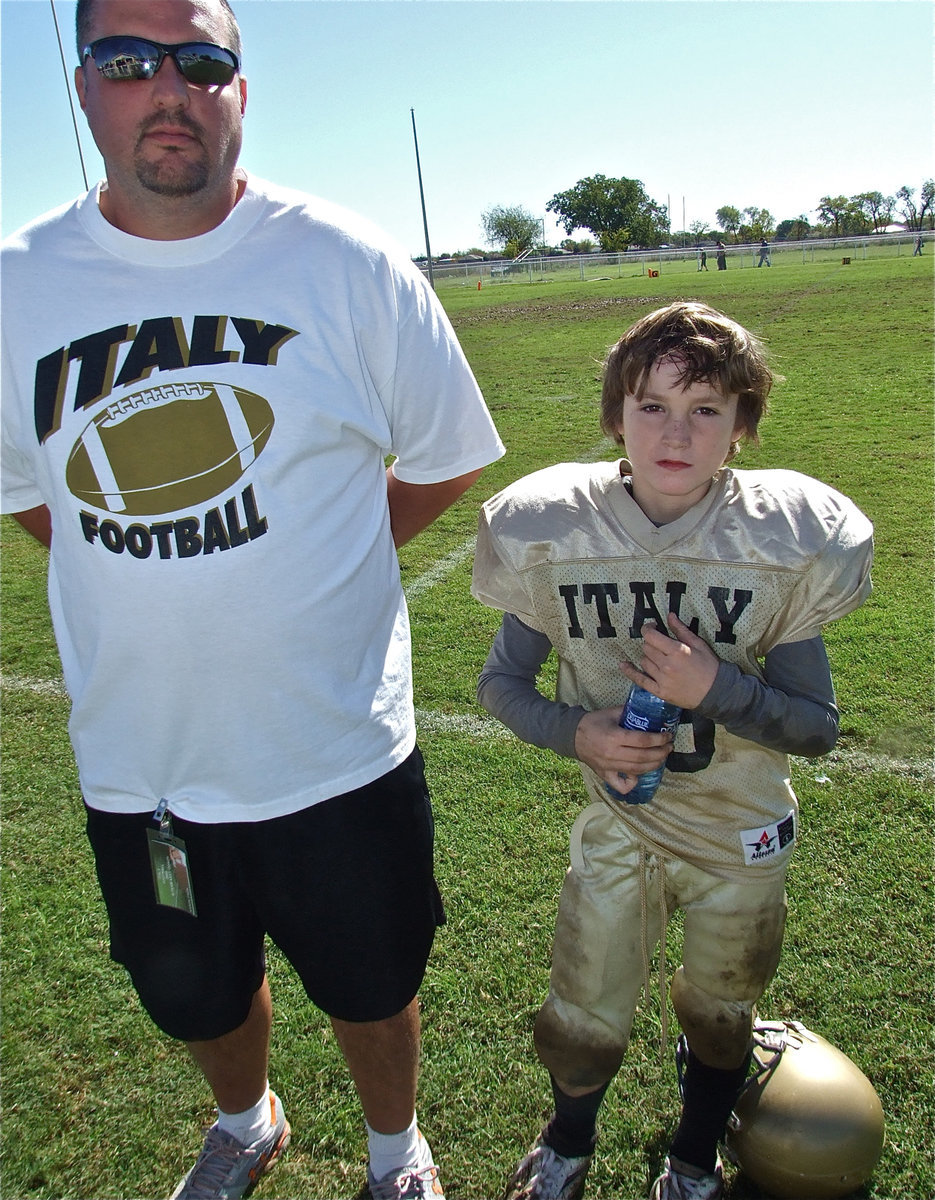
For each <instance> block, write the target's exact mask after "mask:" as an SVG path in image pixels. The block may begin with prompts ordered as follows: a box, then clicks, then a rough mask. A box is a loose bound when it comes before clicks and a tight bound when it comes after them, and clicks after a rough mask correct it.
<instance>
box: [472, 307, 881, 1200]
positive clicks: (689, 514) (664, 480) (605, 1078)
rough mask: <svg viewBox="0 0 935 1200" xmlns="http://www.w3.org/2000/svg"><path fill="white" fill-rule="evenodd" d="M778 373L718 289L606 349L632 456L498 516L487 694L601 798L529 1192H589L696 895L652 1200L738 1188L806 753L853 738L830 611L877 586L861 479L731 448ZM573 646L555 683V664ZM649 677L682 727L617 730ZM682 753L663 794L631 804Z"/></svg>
mask: <svg viewBox="0 0 935 1200" xmlns="http://www.w3.org/2000/svg"><path fill="white" fill-rule="evenodd" d="M771 383H772V375H771V372H770V370H769V367H768V365H767V363H766V360H765V357H764V352H763V348H762V346H761V344H760V343H759V342H758V340H757V339H756V338H754V337H753V336H752V335H751V334H750V333H748V332H747V330H745V329H743V328H742V327H741V326H740V325H738V324H737V323H736V322H734V321H732V320H730V319H729V318H728V317H725V316H724V315H723V314H721V313H719V312H716V311H715V310H714V309H712V308H709V307H708V306H707V305H704V304H699V303H697V302H684V303H681V302H680V303H674V304H671V305H668V306H667V307H666V308H662V309H659V310H657V311H656V312H653V313H650V314H649V315H648V316H646V317H643V318H642V319H641V320H640V321H638V322H637V323H636V324H635V325H634V326H633V327H632V328H631V329H630V330H628V331H627V333H625V334H624V335H623V337H622V338H621V339H620V340H619V341H618V343H617V344H616V346H614V348H613V349H612V350H611V352H610V354H609V356H608V358H607V361H606V364H605V367H604V383H603V393H602V398H601V428H602V429H603V431H604V432H605V433H606V434H607V435H608V436H610V437H613V438H614V439H615V440H616V441H617V442H619V443H621V444H625V447H626V455H627V457H626V458H624V459H621V460H618V461H617V462H602V463H594V464H587V463H561V464H559V465H557V466H552V467H546V468H545V469H544V470H541V471H537V472H535V473H534V474H532V475H529V476H527V477H526V478H525V479H521V480H519V481H518V482H517V483H514V484H512V485H510V486H509V487H507V488H506V489H505V490H504V491H502V492H500V493H499V494H498V495H496V496H494V497H493V498H492V499H491V500H489V501H488V502H487V503H486V504H485V505H484V508H483V511H482V513H481V518H480V527H479V531H478V540H477V554H476V557H475V561H474V580H473V587H472V590H473V593H474V595H475V596H476V598H477V599H478V600H480V601H481V602H482V603H483V604H487V605H489V606H490V607H492V608H496V609H500V610H502V612H503V622H502V625H501V627H500V631H499V632H498V634H497V637H496V640H495V642H494V645H493V648H492V650H491V652H490V654H489V655H488V657H487V661H486V663H485V664H484V668H483V671H482V673H481V676H480V681H479V684H478V699H479V700H480V703H481V704H482V705H483V706H484V708H486V709H487V711H488V712H490V713H491V714H493V715H494V716H495V717H498V718H499V719H500V720H501V721H502V722H503V723H504V724H505V725H507V726H508V727H509V728H510V729H511V730H512V731H513V733H515V734H516V735H517V736H518V737H520V738H521V739H522V740H523V741H525V742H528V743H531V744H532V745H535V746H541V747H545V748H547V749H551V750H553V751H554V752H555V753H556V754H559V755H562V756H563V757H566V758H571V759H577V760H578V761H579V763H580V765H581V770H582V773H583V775H584V783H585V787H586V791H587V796H588V800H589V801H590V804H589V806H588V807H586V808H585V809H584V810H583V811H582V812H581V813H580V815H579V816H578V819H577V820H576V822H575V824H574V828H573V829H572V832H571V865H570V867H569V869H568V871H567V873H566V875H565V883H564V886H563V888H562V893H561V898H560V900H559V908H558V917H557V920H556V927H555V937H554V940H553V944H552V971H551V978H550V988H549V994H548V997H547V999H546V1001H545V1003H544V1004H543V1006H542V1008H541V1009H540V1011H539V1014H538V1016H537V1018H536V1023H535V1031H534V1039H535V1046H536V1051H537V1053H538V1055H539V1058H540V1060H541V1062H542V1063H543V1065H544V1066H545V1067H546V1069H547V1070H548V1071H549V1074H550V1077H551V1088H552V1096H553V1100H554V1105H555V1107H554V1112H553V1115H552V1117H551V1118H550V1120H549V1121H548V1123H547V1124H546V1126H545V1128H544V1129H543V1130H542V1132H541V1134H540V1135H539V1137H538V1139H537V1141H536V1142H535V1144H534V1145H533V1147H532V1149H531V1150H530V1151H529V1153H528V1154H527V1155H526V1156H525V1157H524V1158H523V1159H522V1160H521V1162H520V1163H519V1166H518V1167H517V1169H516V1172H515V1174H514V1176H513V1178H512V1179H511V1181H510V1183H509V1185H508V1187H507V1190H506V1197H508V1198H509V1200H572V1198H576V1197H578V1196H580V1195H581V1193H582V1191H583V1188H584V1181H585V1175H586V1173H587V1171H588V1167H589V1164H590V1162H591V1159H592V1156H593V1154H594V1150H595V1145H596V1141H597V1115H598V1111H599V1109H600V1105H601V1101H602V1099H603V1097H604V1094H605V1092H606V1091H607V1088H608V1086H609V1085H610V1082H611V1080H612V1079H613V1077H614V1076H615V1075H616V1073H617V1071H618V1069H619V1067H620V1065H621V1063H622V1061H623V1056H624V1052H625V1050H626V1048H627V1043H628V1041H629V1039H630V1031H631V1023H632V1020H633V1015H634V1011H635V1009H636V1005H637V1002H638V1000H639V996H640V992H641V990H642V989H643V988H644V987H645V988H646V989H647V990H648V988H649V986H650V985H649V981H648V979H647V975H648V967H647V964H648V962H649V960H650V956H651V955H652V952H653V947H654V946H656V945H657V943H659V941H660V938H662V937H664V930H665V927H666V924H667V922H668V920H669V918H670V916H671V915H672V913H673V911H674V910H675V909H677V908H680V909H681V910H682V912H683V914H684V934H683V951H682V966H680V967H679V969H678V970H677V971H676V972H675V974H674V977H673V979H672V985H671V999H672V1004H673V1006H674V1008H675V1013H676V1016H677V1017H678V1020H679V1023H680V1024H681V1027H682V1030H683V1031H684V1033H685V1035H686V1038H687V1042H688V1060H687V1063H688V1065H687V1070H686V1073H685V1076H684V1098H683V1107H682V1114H681V1120H680V1122H679V1125H678V1128H677V1130H676V1132H675V1136H674V1139H673V1141H672V1143H671V1145H670V1147H669V1151H668V1155H667V1157H666V1159H665V1163H664V1165H663V1168H662V1173H661V1174H660V1176H659V1177H658V1178H657V1180H656V1181H655V1183H654V1184H653V1187H652V1192H651V1197H652V1200H717V1198H718V1197H720V1196H721V1195H722V1167H721V1163H720V1161H719V1159H718V1143H719V1142H720V1140H721V1139H722V1138H723V1136H724V1132H725V1126H726V1123H727V1120H728V1117H729V1115H730V1113H731V1111H732V1109H733V1107H734V1104H735V1103H736V1100H737V1096H738V1094H739V1092H740V1089H741V1088H742V1087H743V1085H744V1082H745V1080H746V1078H747V1071H748V1066H749V1063H750V1051H751V1048H752V1031H753V1017H754V1005H755V1004H756V1003H757V1001H758V1000H759V999H760V997H761V996H762V994H763V992H764V991H765V989H766V987H767V985H768V984H769V982H770V980H771V978H772V977H773V973H774V972H775V970H776V967H777V964H778V962H779V956H780V950H781V946H782V939H783V928H784V923H785V916H786V897H785V876H786V870H787V868H788V865H789V860H790V858H791V856H792V851H793V847H794V845H795V841H796V837H797V833H798V820H799V818H798V810H797V804H796V798H795V796H794V794H793V792H792V788H791V787H790V784H789V761H788V757H787V756H788V755H790V754H796V755H803V756H806V757H817V756H819V755H822V754H827V753H828V751H829V750H830V749H831V748H832V747H833V746H834V743H835V740H836V738H837V733H838V710H837V708H836V707H835V699H834V688H833V685H832V680H831V673H830V669H829V666H828V659H827V655H826V653H825V647H824V643H823V641H822V636H821V631H822V627H823V626H824V625H825V624H826V623H827V622H829V621H833V620H836V619H837V618H839V617H843V616H844V615H845V614H846V613H849V612H851V611H852V610H853V609H855V608H857V606H858V605H859V604H861V603H862V602H863V601H864V600H865V599H866V597H867V596H868V595H869V592H870V574H869V572H870V561H871V555H872V527H871V525H870V522H869V521H868V520H867V518H866V517H865V516H864V515H863V513H861V512H860V511H859V510H858V509H857V507H856V506H855V505H854V504H853V503H852V502H851V501H850V500H848V499H847V497H846V496H843V495H841V494H840V493H839V492H837V491H834V490H833V489H832V488H830V487H827V486H826V485H825V484H823V483H821V482H819V481H818V480H816V479H811V478H809V477H808V476H806V475H802V474H799V473H798V472H796V471H791V470H746V471H742V470H734V469H733V468H731V467H730V466H728V465H726V464H727V463H728V461H729V460H730V459H731V457H732V456H733V454H734V453H735V451H736V450H737V447H738V445H739V443H740V442H741V441H742V440H743V439H745V438H748V439H751V440H756V433H757V425H758V422H759V420H760V418H761V416H762V414H763V412H764V409H765V406H766V400H767V395H768V393H769V391H770V387H771ZM553 652H554V654H555V655H556V656H557V659H558V676H557V684H556V688H555V699H554V700H553V699H551V698H550V697H549V696H547V695H545V694H543V693H542V692H540V691H539V685H538V683H537V681H538V679H539V678H540V672H541V671H542V668H543V666H544V665H545V663H546V660H547V659H548V658H549V656H550V655H551V654H552V653H553ZM630 684H639V685H640V686H641V687H643V688H646V689H648V690H649V691H651V692H653V693H655V695H656V696H659V697H662V699H664V700H666V701H668V702H669V703H671V704H674V705H677V706H678V708H680V709H681V710H682V712H681V723H680V724H679V726H678V729H677V732H676V734H675V735H674V736H675V740H674V743H673V741H672V740H671V739H672V736H673V735H671V734H668V733H649V732H644V731H631V730H624V729H621V728H620V726H619V718H620V715H621V711H622V709H621V705H622V703H623V700H624V698H625V696H626V694H627V691H628V689H629V686H630ZM663 762H667V766H668V768H669V769H667V770H666V771H665V772H664V774H663V778H662V782H661V784H660V785H659V788H658V791H657V792H656V793H655V795H654V796H653V798H652V799H651V800H650V801H649V802H648V803H629V802H628V800H629V796H628V794H629V793H630V792H631V791H632V790H633V788H634V786H635V784H636V780H637V778H638V777H639V776H640V775H642V774H644V773H646V772H649V771H652V770H654V769H655V768H657V767H658V766H660V764H662V763H663ZM608 787H611V788H613V789H614V791H613V795H611V794H610V793H609V792H608ZM663 967H664V953H663ZM660 1001H661V1003H662V1005H663V1007H664V1006H665V1003H666V998H665V997H664V996H663V997H660ZM618 1103H623V1104H626V1103H627V1101H626V1099H625V1098H622V1099H621V1100H620V1101H618ZM620 1194H621V1195H623V1196H626V1197H627V1200H631V1198H632V1197H633V1190H632V1187H626V1186H624V1187H623V1189H622V1191H621V1193H620Z"/></svg>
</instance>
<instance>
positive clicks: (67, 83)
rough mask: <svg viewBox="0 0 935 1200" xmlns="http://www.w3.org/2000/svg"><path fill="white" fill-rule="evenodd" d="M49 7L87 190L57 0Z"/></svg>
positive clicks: (82, 175) (85, 184) (51, 0)
mask: <svg viewBox="0 0 935 1200" xmlns="http://www.w3.org/2000/svg"><path fill="white" fill-rule="evenodd" d="M49 7H50V8H51V9H52V22H53V24H54V25H55V36H56V37H57V38H58V52H59V54H60V55H61V58H62V74H63V75H64V76H65V91H66V92H67V94H68V104H69V107H70V108H71V123H72V125H73V126H74V127H75V142H76V144H77V146H78V161H79V162H80V163H81V178H82V179H83V180H84V187H85V191H87V188H88V173H87V171H86V170H85V169H84V155H83V154H82V153H81V137H80V136H79V134H78V119H77V117H76V116H75V105H74V101H73V100H72V98H71V82H70V80H69V78H68V68H67V67H66V66H65V50H64V48H63V46H62V35H61V33H60V31H59V27H58V16H57V15H56V12H55V0H49Z"/></svg>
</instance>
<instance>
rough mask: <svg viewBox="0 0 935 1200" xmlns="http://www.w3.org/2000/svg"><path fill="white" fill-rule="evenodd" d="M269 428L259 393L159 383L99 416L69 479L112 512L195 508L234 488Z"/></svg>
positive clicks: (83, 496) (73, 458) (74, 457)
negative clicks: (227, 489)
mask: <svg viewBox="0 0 935 1200" xmlns="http://www.w3.org/2000/svg"><path fill="white" fill-rule="evenodd" d="M272 428H273V413H272V409H271V408H270V406H269V403H268V402H267V401H266V400H265V399H264V398H263V397H262V396H258V395H256V394H255V393H254V392H248V391H245V390H244V389H243V388H239V387H231V386H230V384H226V383H171V384H161V385H158V386H154V387H150V388H146V389H145V390H144V391H139V392H135V393H133V395H130V396H123V397H121V398H120V399H119V400H114V401H112V402H111V403H110V404H108V405H107V406H106V407H105V408H103V409H102V410H101V411H100V412H99V413H97V415H96V416H95V417H94V419H93V420H92V421H90V422H89V423H88V424H87V425H86V426H85V428H84V429H83V431H82V433H81V436H80V437H79V438H78V440H77V441H76V442H75V444H74V446H73V447H72V451H71V454H70V455H69V457H68V466H67V468H66V473H65V480H66V483H67V484H68V488H69V490H70V491H71V493H72V495H74V496H77V498H78V499H79V500H82V501H83V502H84V503H86V504H90V505H93V506H94V507H95V508H102V509H105V510H106V511H107V512H112V513H127V514H129V515H133V516H142V515H147V514H153V513H166V512H174V511H175V510H177V509H188V508H192V507H194V506H196V505H199V504H202V503H204V502H205V501H206V500H210V499H211V498H212V497H214V496H217V495H218V494H219V493H220V492H223V491H224V490H225V489H226V488H230V487H231V486H233V485H234V484H235V483H236V482H237V480H238V479H240V477H241V476H242V475H243V473H244V472H245V471H246V470H247V468H248V467H249V466H250V464H251V463H252V462H253V461H254V460H255V459H256V458H257V456H258V455H259V454H260V453H261V452H262V450H263V447H264V446H265V445H266V443H267V441H268V440H269V435H270V432H271V430H272Z"/></svg>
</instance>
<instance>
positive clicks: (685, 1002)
mask: <svg viewBox="0 0 935 1200" xmlns="http://www.w3.org/2000/svg"><path fill="white" fill-rule="evenodd" d="M669 995H670V996H671V997H672V1007H673V1008H674V1009H675V1015H676V1016H677V1017H678V1020H679V1024H680V1025H681V1027H682V1031H683V1032H684V1034H685V1036H686V1037H687V1038H688V1044H689V1046H691V1048H692V1050H693V1051H694V1052H695V1054H696V1055H697V1056H698V1057H699V1058H700V1059H701V1061H702V1062H703V1063H704V1064H705V1065H706V1066H709V1067H717V1068H719V1069H720V1070H722V1071H729V1070H731V1069H733V1068H734V1067H739V1066H740V1065H741V1064H742V1063H743V1061H744V1059H745V1058H746V1056H747V1053H748V1052H749V1049H750V1043H751V1037H752V1034H753V1004H752V1002H748V1001H745V1000H721V999H719V998H718V997H717V996H712V995H709V993H708V992H703V991H702V990H701V988H700V987H696V985H695V984H693V983H691V982H690V981H689V980H688V979H686V977H685V968H684V967H679V969H678V970H677V971H676V972H675V975H674V976H673V977H672V985H671V987H670V988H669Z"/></svg>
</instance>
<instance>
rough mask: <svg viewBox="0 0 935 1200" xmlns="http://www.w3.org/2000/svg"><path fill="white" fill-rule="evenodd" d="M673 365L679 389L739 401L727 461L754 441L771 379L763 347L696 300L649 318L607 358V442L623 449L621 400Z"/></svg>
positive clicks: (604, 395) (604, 396)
mask: <svg viewBox="0 0 935 1200" xmlns="http://www.w3.org/2000/svg"><path fill="white" fill-rule="evenodd" d="M673 361H674V362H676V363H679V364H681V365H682V366H683V368H684V369H683V371H682V373H681V375H680V376H679V381H680V382H681V384H682V386H683V387H686V388H687V387H691V385H692V384H693V383H700V382H704V383H711V384H713V385H714V386H715V387H717V389H718V391H720V392H721V393H722V394H723V395H725V396H730V395H734V394H736V395H737V396H738V397H739V399H738V401H737V419H738V420H739V421H740V422H741V424H742V425H743V432H742V433H741V435H740V437H739V438H738V439H737V441H736V442H733V443H731V448H730V454H729V455H728V460H729V459H731V458H733V457H734V455H735V454H736V453H737V449H738V447H739V445H740V441H741V440H742V439H743V438H748V439H749V440H750V441H751V442H754V443H756V442H757V441H758V437H757V426H758V425H759V423H760V419H761V417H762V416H763V415H764V413H765V412H766V400H767V397H768V396H769V392H770V388H771V387H772V386H773V379H774V376H773V373H772V371H771V370H770V369H769V366H768V365H767V362H766V350H765V347H764V346H763V343H762V342H761V341H760V340H759V339H758V338H756V337H754V336H753V334H752V333H749V332H748V331H747V330H746V329H744V327H743V326H742V325H738V324H737V322H736V321H732V320H731V319H730V317H726V316H725V315H724V314H723V313H721V312H718V311H717V309H715V308H711V307H709V305H707V304H701V303H700V302H698V301H697V300H680V301H676V302H675V303H674V304H669V305H667V306H666V307H665V308H659V309H657V310H656V311H655V312H651V313H649V314H648V315H647V316H645V317H643V318H641V319H640V320H639V321H637V322H636V324H635V325H632V326H631V327H630V328H629V329H628V330H627V331H626V333H625V334H624V335H623V337H622V338H621V339H620V340H619V341H618V342H617V344H616V345H615V346H614V347H613V348H612V349H611V351H610V353H609V354H608V355H607V358H606V360H605V362H604V383H603V390H602V392H601V429H602V430H603V431H604V433H605V434H607V436H608V437H610V438H613V440H614V441H615V442H619V443H620V444H621V445H622V444H623V436H622V435H621V433H620V432H619V427H620V418H621V416H622V415H623V398H624V396H628V395H629V396H641V395H642V394H643V392H644V390H645V388H646V383H647V380H648V378H649V373H650V371H651V370H652V368H653V367H654V366H655V365H656V363H659V362H673ZM777 378H778V377H777Z"/></svg>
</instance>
